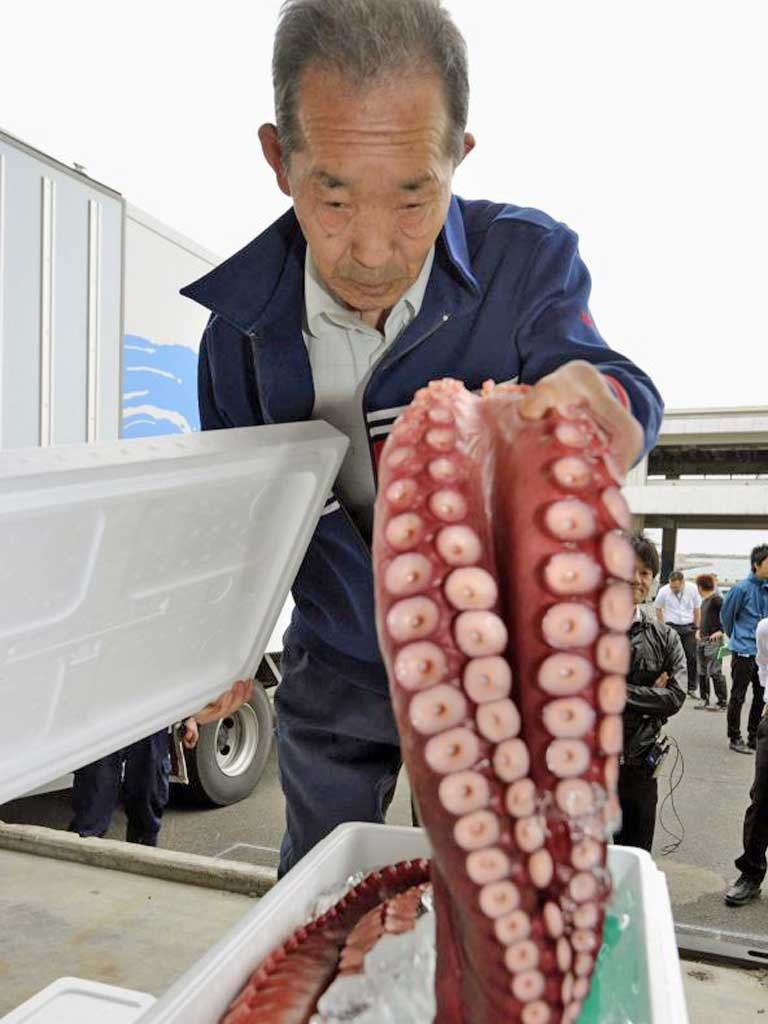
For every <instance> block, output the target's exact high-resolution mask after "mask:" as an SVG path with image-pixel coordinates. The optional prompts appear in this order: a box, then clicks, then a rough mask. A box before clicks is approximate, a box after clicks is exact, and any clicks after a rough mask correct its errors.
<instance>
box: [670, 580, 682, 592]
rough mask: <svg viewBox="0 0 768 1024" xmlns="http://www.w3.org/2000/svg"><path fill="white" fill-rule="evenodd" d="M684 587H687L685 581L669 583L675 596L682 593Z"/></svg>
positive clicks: (671, 581)
mask: <svg viewBox="0 0 768 1024" xmlns="http://www.w3.org/2000/svg"><path fill="white" fill-rule="evenodd" d="M684 586H685V580H670V581H669V589H670V590H671V591H672V593H673V594H679V593H681V592H682V589H683V587H684Z"/></svg>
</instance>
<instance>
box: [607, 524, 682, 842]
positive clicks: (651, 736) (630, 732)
mask: <svg viewBox="0 0 768 1024" xmlns="http://www.w3.org/2000/svg"><path fill="white" fill-rule="evenodd" d="M630 542H631V544H632V547H633V548H634V551H635V578H634V582H633V585H632V596H633V598H634V602H635V618H634V621H633V623H632V626H631V627H630V630H629V641H630V648H631V656H630V665H629V673H628V675H627V705H626V708H625V709H624V755H623V757H622V759H621V767H620V769H619V801H620V802H621V811H622V825H621V830H620V831H619V832H618V833H617V834H616V835H615V836H614V837H613V841H614V843H616V844H617V845H622V846H637V847H640V849H643V850H648V852H649V853H650V850H651V846H652V845H653V832H654V828H655V825H656V801H657V797H658V784H657V779H656V774H657V772H658V769H659V766H660V764H661V760H662V758H663V753H664V748H663V744H662V743H660V742H659V739H660V735H661V730H662V727H663V726H664V724H665V723H666V721H667V719H668V718H669V716H670V715H674V714H676V713H677V712H678V711H679V710H680V708H681V707H682V706H683V704H684V703H685V693H686V689H687V682H688V669H687V665H686V659H685V652H684V651H683V645H682V644H681V642H680V638H679V636H678V635H677V633H676V632H675V631H674V630H673V629H671V628H670V627H669V626H667V625H664V623H661V622H654V621H652V620H651V619H648V618H646V617H645V616H644V615H643V614H642V612H641V611H640V607H639V606H640V605H641V604H643V603H644V602H645V601H647V600H648V595H649V593H650V590H651V586H652V585H653V581H654V579H655V578H656V576H657V575H658V572H659V555H658V552H657V551H656V548H655V547H654V546H653V544H652V543H651V542H650V541H649V540H646V538H645V537H643V536H634V537H631V538H630Z"/></svg>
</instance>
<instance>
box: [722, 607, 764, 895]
mask: <svg viewBox="0 0 768 1024" xmlns="http://www.w3.org/2000/svg"><path fill="white" fill-rule="evenodd" d="M755 640H756V642H757V657H756V661H757V670H758V673H759V676H760V683H761V684H762V687H763V692H764V694H765V697H766V700H768V619H761V620H760V622H758V624H757V630H756V632H755ZM749 795H750V799H751V803H750V805H749V807H748V808H747V813H746V814H745V815H744V852H743V853H742V855H741V856H740V857H739V858H738V859H737V861H736V867H737V868H738V869H739V871H740V872H741V874H740V875H739V877H738V879H737V880H736V881H735V882H734V883H733V885H732V886H731V887H730V888H729V889H728V890H727V891H726V893H725V902H726V903H727V904H728V906H729V907H743V906H744V904H745V903H749V902H750V901H751V900H753V899H755V897H756V896H758V895H759V894H760V887H761V885H762V884H763V879H764V878H765V874H766V870H767V868H768V866H767V865H766V857H765V854H766V850H767V849H768V704H766V707H765V709H764V710H763V717H762V718H761V719H760V724H759V725H758V727H757V750H756V751H755V780H754V782H753V783H752V789H751V791H750V794H749Z"/></svg>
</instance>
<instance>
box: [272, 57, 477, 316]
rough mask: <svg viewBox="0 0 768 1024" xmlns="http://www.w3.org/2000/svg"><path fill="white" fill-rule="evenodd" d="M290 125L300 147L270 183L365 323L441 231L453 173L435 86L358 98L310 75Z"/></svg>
mask: <svg viewBox="0 0 768 1024" xmlns="http://www.w3.org/2000/svg"><path fill="white" fill-rule="evenodd" d="M298 121H299V126H300V128H301V133H302V138H303V146H302V147H301V149H300V150H297V151H296V152H294V153H293V154H292V155H291V158H290V165H289V166H288V168H287V169H286V170H285V173H284V174H283V175H282V177H281V174H280V173H279V172H278V182H279V184H280V187H281V188H283V190H284V191H286V192H287V193H288V194H289V195H291V196H292V198H293V204H294V209H295V211H296V216H297V218H298V220H299V223H300V225H301V229H302V231H303V232H304V236H305V238H306V240H307V244H308V245H309V248H310V250H311V252H312V256H313V258H314V261H315V264H316V266H317V268H318V270H319V272H320V276H321V277H322V279H323V281H324V282H325V284H326V285H327V286H328V287H329V288H330V289H331V290H332V291H333V292H334V293H335V295H336V296H338V297H339V298H340V299H342V300H343V301H344V302H345V303H346V304H347V305H348V306H349V307H350V308H352V309H355V310H359V311H360V312H361V313H362V314H363V316H364V319H368V322H371V318H373V319H374V320H375V317H376V314H377V313H380V312H381V311H383V310H386V309H389V308H391V307H392V306H393V305H394V304H395V303H396V302H397V300H398V299H399V298H400V297H401V296H402V295H403V294H404V293H405V292H406V291H407V290H408V288H409V287H410V285H411V284H412V283H413V282H414V281H415V279H416V278H417V277H418V275H419V271H420V270H421V267H422V265H423V263H424V259H425V257H426V255H427V253H428V252H429V249H430V247H431V246H432V244H433V243H434V241H435V239H436V238H437V236H438V234H439V233H440V230H441V228H442V226H443V224H444V222H445V217H446V214H447V211H448V204H449V202H450V195H451V179H452V176H453V170H454V163H453V159H452V158H451V156H449V155H448V153H447V146H446V143H447V139H448V127H449V118H448V112H447V110H446V104H445V99H444V95H443V88H442V84H441V82H440V80H439V79H438V78H437V77H436V76H432V75H425V76H419V77H416V76H410V77H403V76H399V77H396V78H394V79H393V80H390V81H385V82H383V83H381V84H377V85H375V86H373V87H368V88H367V89H365V90H364V91H362V92H361V91H360V90H359V89H356V88H355V87H354V86H353V85H352V84H351V83H350V82H349V81H347V80H346V79H344V78H343V77H342V76H340V75H339V74H338V73H335V72H331V71H323V70H320V69H313V68H309V69H308V70H307V71H306V72H305V73H304V76H303V79H302V83H301V88H300V93H299V104H298ZM265 128H269V126H264V128H262V133H263V132H264V129H265ZM260 134H261V133H260ZM261 140H262V146H263V147H264V151H265V155H266V156H267V159H268V160H269V162H270V163H271V164H272V165H273V167H274V163H273V161H272V159H270V154H269V153H268V151H267V150H268V141H269V140H265V136H264V135H263V134H261ZM472 144H473V143H472V140H471V138H470V137H469V136H467V143H466V147H465V151H466V152H468V151H469V149H471V147H472ZM366 314H368V317H366Z"/></svg>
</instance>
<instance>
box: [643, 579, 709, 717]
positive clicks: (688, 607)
mask: <svg viewBox="0 0 768 1024" xmlns="http://www.w3.org/2000/svg"><path fill="white" fill-rule="evenodd" d="M654 604H655V605H656V618H657V619H658V620H659V622H664V623H666V625H667V626H671V627H672V629H674V631H675V632H676V633H677V635H678V636H679V637H680V641H681V643H682V645H683V650H684V651H685V663H686V665H687V668H688V687H687V693H688V696H689V697H695V696H696V641H697V639H698V635H697V634H698V631H699V626H700V624H701V598H700V597H699V592H698V590H697V589H696V587H695V586H694V584H693V583H690V582H688V581H686V579H685V576H683V574H682V573H681V572H680V571H679V570H678V569H676V570H675V571H674V572H671V573H670V574H669V583H665V584H664V586H663V587H660V588H659V592H658V594H657V595H656V600H655V601H654Z"/></svg>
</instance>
